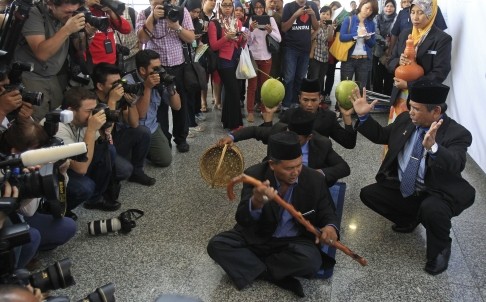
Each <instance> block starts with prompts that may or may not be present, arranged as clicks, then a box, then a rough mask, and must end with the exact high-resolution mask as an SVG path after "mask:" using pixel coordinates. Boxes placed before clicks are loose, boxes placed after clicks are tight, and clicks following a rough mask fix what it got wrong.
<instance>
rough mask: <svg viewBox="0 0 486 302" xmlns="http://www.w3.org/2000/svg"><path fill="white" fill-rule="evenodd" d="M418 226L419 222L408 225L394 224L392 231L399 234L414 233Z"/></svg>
mask: <svg viewBox="0 0 486 302" xmlns="http://www.w3.org/2000/svg"><path fill="white" fill-rule="evenodd" d="M418 225H419V222H418V221H415V222H411V223H409V224H407V225H398V224H394V225H392V230H393V231H395V232H397V233H412V232H413V231H414V230H415V229H416V228H417V226H418Z"/></svg>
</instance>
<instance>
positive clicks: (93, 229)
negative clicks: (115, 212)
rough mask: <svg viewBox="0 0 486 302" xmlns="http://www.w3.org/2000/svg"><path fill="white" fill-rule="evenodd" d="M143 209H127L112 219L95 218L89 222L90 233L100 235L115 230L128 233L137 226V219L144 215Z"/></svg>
mask: <svg viewBox="0 0 486 302" xmlns="http://www.w3.org/2000/svg"><path fill="white" fill-rule="evenodd" d="M143 214H144V212H143V211H141V210H137V209H130V210H126V211H125V212H123V213H121V214H120V216H118V217H114V218H111V219H104V220H95V221H91V222H89V223H88V232H89V234H90V235H100V234H107V233H113V232H120V233H123V234H128V233H130V231H131V230H132V229H133V228H134V227H135V226H136V223H135V221H136V220H137V219H139V218H140V217H142V216H143Z"/></svg>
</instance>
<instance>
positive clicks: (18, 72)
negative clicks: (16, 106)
mask: <svg viewBox="0 0 486 302" xmlns="http://www.w3.org/2000/svg"><path fill="white" fill-rule="evenodd" d="M33 70H34V65H33V64H32V63H23V62H14V63H12V66H11V67H10V71H9V73H8V78H9V80H10V84H9V85H5V86H4V88H5V91H6V92H10V91H13V90H18V91H19V92H20V94H21V95H22V101H24V102H28V103H30V104H32V105H35V106H40V105H42V100H43V98H44V95H43V93H42V92H36V91H28V90H26V89H25V86H24V85H23V84H22V72H24V71H29V72H31V71H33ZM5 76H7V75H6V74H4V73H3V72H0V78H2V79H3V78H4V77H5Z"/></svg>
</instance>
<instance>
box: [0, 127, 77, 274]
mask: <svg viewBox="0 0 486 302" xmlns="http://www.w3.org/2000/svg"><path fill="white" fill-rule="evenodd" d="M48 141H49V137H48V135H47V134H46V133H45V131H44V129H43V128H42V126H40V125H39V124H37V123H36V122H34V121H33V120H31V119H16V120H14V121H13V122H12V123H11V125H10V127H9V128H8V129H7V130H6V131H5V132H4V133H3V134H2V136H1V139H0V152H1V153H2V154H6V155H7V154H8V155H9V154H20V153H22V152H24V151H27V150H32V149H37V148H40V147H42V146H44V145H46V143H47V142H48ZM68 166H69V161H66V162H65V163H64V164H62V165H61V166H59V170H58V171H59V173H60V174H65V173H66V170H67V167H68ZM55 167H56V169H57V166H55ZM39 169H41V170H42V168H39V167H29V169H28V170H27V169H24V170H23V171H21V170H20V169H18V168H13V169H12V171H11V172H9V173H8V174H7V175H1V181H0V183H1V184H2V197H14V198H16V197H19V199H20V208H19V210H18V211H17V212H14V213H13V214H11V215H10V221H11V222H12V223H21V222H26V223H27V224H28V225H29V226H30V228H29V229H28V233H29V235H30V242H28V243H25V244H23V245H21V246H20V247H19V248H17V250H16V254H17V256H18V257H17V262H16V264H15V268H24V267H25V266H26V265H27V264H28V263H29V262H30V261H31V260H32V259H33V258H34V256H35V255H36V253H37V252H38V251H46V250H52V249H54V248H56V247H58V246H60V245H63V244H65V243H66V242H67V241H69V240H70V239H71V238H72V237H73V236H74V235H75V233H76V223H75V222H74V221H73V220H72V219H71V218H67V217H55V216H53V215H51V214H43V213H39V212H38V211H37V210H38V208H39V205H40V202H41V197H47V196H46V195H49V194H50V193H48V191H51V189H55V188H54V186H55V185H56V184H55V183H51V184H52V188H51V186H49V188H45V187H44V186H43V185H41V184H40V178H41V177H42V178H43V181H44V180H46V183H47V180H52V175H50V176H49V175H47V176H46V177H43V176H42V175H40V174H42V172H39ZM37 173H39V174H37ZM4 178H7V179H4ZM0 228H1V227H0Z"/></svg>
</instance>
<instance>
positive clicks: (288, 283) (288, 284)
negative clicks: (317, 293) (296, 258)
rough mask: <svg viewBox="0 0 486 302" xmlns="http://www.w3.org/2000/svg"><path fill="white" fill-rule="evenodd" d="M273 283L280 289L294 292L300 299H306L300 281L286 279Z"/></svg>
mask: <svg viewBox="0 0 486 302" xmlns="http://www.w3.org/2000/svg"><path fill="white" fill-rule="evenodd" d="M272 283H273V284H275V285H277V286H278V287H280V288H283V289H285V290H288V291H291V292H293V293H294V294H295V295H296V296H298V297H301V298H303V297H305V294H304V289H303V288H302V284H300V281H299V280H297V279H295V278H294V277H290V276H289V277H285V278H283V279H282V280H277V281H273V282H272Z"/></svg>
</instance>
